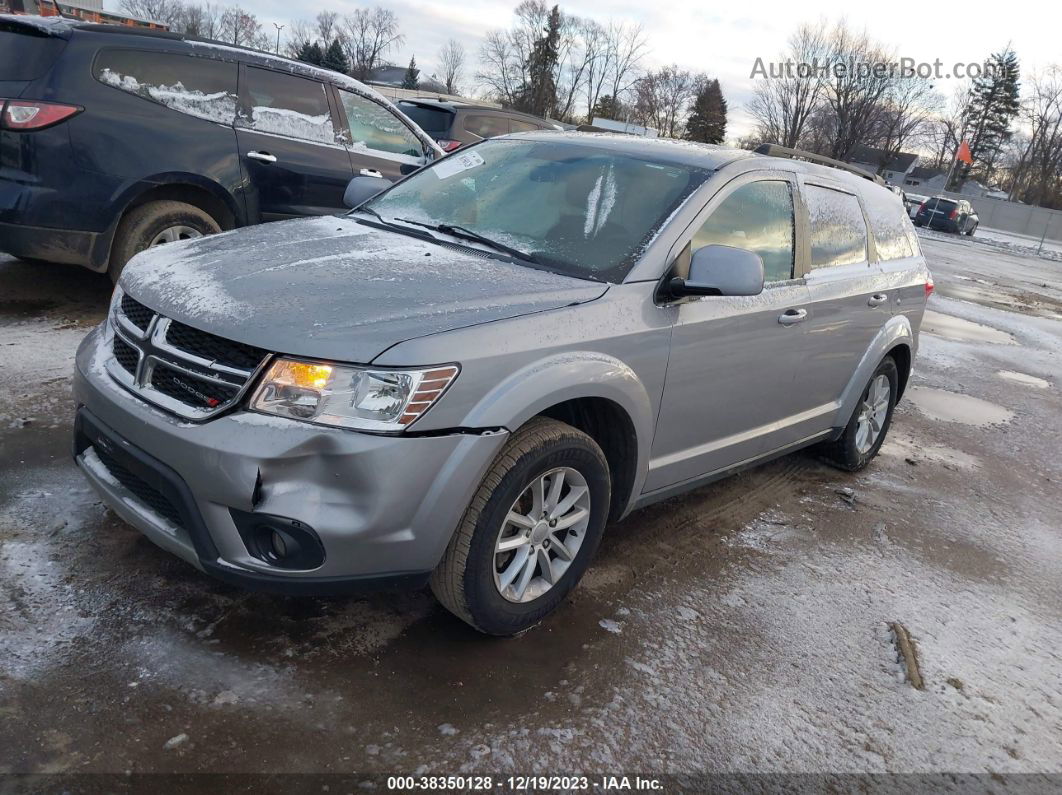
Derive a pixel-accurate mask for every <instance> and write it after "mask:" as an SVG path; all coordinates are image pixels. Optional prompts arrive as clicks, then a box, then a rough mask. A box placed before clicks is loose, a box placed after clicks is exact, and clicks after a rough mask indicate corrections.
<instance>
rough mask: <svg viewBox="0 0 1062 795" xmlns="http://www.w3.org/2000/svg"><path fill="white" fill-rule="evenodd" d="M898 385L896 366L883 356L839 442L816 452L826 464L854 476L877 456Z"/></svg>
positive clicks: (885, 432) (886, 430)
mask: <svg viewBox="0 0 1062 795" xmlns="http://www.w3.org/2000/svg"><path fill="white" fill-rule="evenodd" d="M899 381H900V379H899V372H898V371H897V369H896V362H895V361H894V360H893V358H892V357H891V356H886V357H885V358H884V359H882V360H881V364H879V365H878V368H877V369H876V370H875V371H874V375H872V376H871V377H870V382H869V383H868V384H867V386H866V388H865V389H864V390H863V394H862V395H861V396H860V398H859V401H858V403H856V407H855V411H854V412H852V417H851V419H850V420H849V421H848V425H847V426H846V427H845V429H844V433H842V434H841V438H840V439H838V440H837V441H835V442H828V443H827V444H824V445H822V447H821V448H820V452H821V453H822V457H823V458H824V459H825V460H826V462H827V463H830V464H832V465H833V466H835V467H837V468H839V469H845V470H847V471H849V472H856V471H858V470H860V469H863V468H864V467H865V466H866V465H867V464H869V463H870V459H872V458H873V457H874V456H876V455H877V454H878V450H880V449H881V445H882V444H883V443H884V442H885V435H886V434H887V433H888V432H889V425H890V424H891V423H892V411H893V409H894V408H895V407H896V396H897V394H898V387H899Z"/></svg>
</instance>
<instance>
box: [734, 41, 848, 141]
mask: <svg viewBox="0 0 1062 795" xmlns="http://www.w3.org/2000/svg"><path fill="white" fill-rule="evenodd" d="M827 38H828V36H827V31H826V25H825V22H819V23H818V24H816V25H801V26H800V28H798V29H797V31H796V33H794V34H793V35H792V36H790V38H789V42H788V48H787V49H786V51H785V52H784V53H782V54H781V55H780V56H779V63H782V64H786V63H788V64H791V65H792V69H791V70H788V71H786V72H783V73H781V74H778V75H777V76H767V77H766V79H764V80H762V81H761V82H758V83H757V84H756V86H755V88H754V89H753V98H752V101H751V102H749V104H748V107H747V110H748V111H749V113H750V114H751V115H752V117H753V118H754V119H755V120H756V128H757V129H756V137H758V138H759V139H760V141H761V142H766V143H778V144H781V145H782V146H788V147H791V148H792V147H795V146H797V145H798V143H799V142H800V140H801V137H802V136H803V135H804V130H805V126H806V125H807V123H808V120H809V119H810V118H811V116H812V114H813V113H814V111H815V109H816V108H817V107H818V105H819V103H820V101H821V100H822V94H823V86H824V83H825V75H824V72H823V70H822V69H819V68H818V67H819V66H820V65H824V64H825V57H826V53H827V47H826V43H827Z"/></svg>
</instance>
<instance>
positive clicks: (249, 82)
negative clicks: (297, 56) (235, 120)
mask: <svg viewBox="0 0 1062 795" xmlns="http://www.w3.org/2000/svg"><path fill="white" fill-rule="evenodd" d="M325 91H326V89H325V85H324V83H322V82H320V81H319V80H312V79H310V78H306V77H296V76H295V75H289V74H283V73H282V72H274V71H272V70H269V69H258V68H256V67H253V66H249V67H247V71H246V72H245V76H244V87H243V88H242V90H241V92H242V94H243V96H244V98H245V105H244V110H243V114H244V115H243V117H241V118H240V119H239V124H240V126H241V127H247V128H249V129H251V130H253V131H254V132H264V133H273V134H274V135H283V136H285V137H287V138H300V139H302V140H304V141H313V142H315V143H322V144H334V143H336V131H335V127H334V126H333V124H332V111H331V110H330V109H329V106H328V95H327V94H326V93H325Z"/></svg>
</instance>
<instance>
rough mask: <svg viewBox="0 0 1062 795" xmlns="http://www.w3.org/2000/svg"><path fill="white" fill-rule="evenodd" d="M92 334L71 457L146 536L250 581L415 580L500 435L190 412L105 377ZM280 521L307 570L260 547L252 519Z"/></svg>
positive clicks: (82, 357)
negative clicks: (198, 418) (300, 542)
mask: <svg viewBox="0 0 1062 795" xmlns="http://www.w3.org/2000/svg"><path fill="white" fill-rule="evenodd" d="M101 337H102V334H101V331H100V330H99V329H97V330H96V331H93V332H92V333H91V334H90V335H89V336H88V337H87V338H86V339H85V341H84V342H83V343H82V345H81V347H80V348H79V350H78V355H77V368H76V373H75V379H74V395H75V399H76V400H77V404H78V417H77V421H76V429H75V440H74V455H75V460H76V462H77V465H78V466H79V468H80V469H81V470H82V472H83V473H84V474H85V476H86V477H87V478H88V480H89V481H90V482H91V483H92V484H93V486H94V487H95V488H96V490H97V491H98V492H99V494H100V496H101V497H102V498H103V500H104V501H105V502H106V504H107V505H108V506H110V507H111V508H112V509H113V510H114V511H115V512H116V513H117V514H118V515H119V516H121V517H122V518H123V519H124V520H125V521H127V522H129V523H130V524H132V525H133V526H135V527H137V528H138V529H139V530H140V531H141V532H143V533H144V534H145V535H146V536H147V537H148V538H150V539H151V540H152V541H154V542H155V543H156V544H158V545H159V546H161V547H162V548H164V549H166V550H168V551H170V552H172V553H174V554H176V555H178V556H180V557H182V558H184V559H185V560H187V561H189V562H190V563H192V564H193V565H195V566H197V567H198V568H200V569H201V570H203V571H206V572H208V573H210V574H213V575H215V576H217V577H219V578H221V579H224V580H227V581H229V582H234V583H238V584H241V585H245V586H249V587H256V588H264V589H268V590H277V591H283V592H305V593H325V592H338V591H350V590H360V589H364V588H374V587H381V586H405V587H417V586H418V585H421V584H423V583H424V582H425V581H426V580H427V577H428V575H429V574H430V572H431V570H432V569H434V568H435V566H436V565H437V564H438V562H439V560H440V559H441V558H442V555H443V552H444V551H445V549H446V545H447V544H448V543H449V541H450V537H451V535H452V533H453V531H454V529H455V528H456V527H457V524H458V523H459V522H460V519H461V516H462V515H463V514H464V511H465V509H466V508H467V506H468V504H469V502H470V501H471V499H472V495H473V494H474V492H475V490H476V488H477V487H478V486H479V483H480V481H481V480H482V478H483V476H484V474H485V473H486V470H487V468H488V467H489V466H490V463H491V462H492V461H493V459H494V457H495V456H496V455H497V453H498V451H499V450H500V449H501V446H502V445H503V444H504V442H505V439H506V436H507V434H506V432H505V431H484V432H482V433H468V432H462V433H457V432H455V433H452V434H446V433H443V434H435V433H433V434H431V435H426V436H411V435H405V436H377V435H370V434H365V433H359V432H354V431H349V430H343V429H331V428H323V427H321V426H316V425H310V424H307V423H302V422H298V421H295V420H286V419H283V418H278V417H267V416H265V415H260V414H256V413H252V412H245V411H240V410H237V411H234V412H232V413H228V414H226V415H224V416H221V417H217V418H215V419H212V420H209V421H207V422H200V423H193V422H188V421H186V420H181V419H180V418H178V417H175V416H173V415H170V414H168V413H165V412H163V411H161V410H159V409H157V408H154V407H152V406H149V405H148V404H146V403H144V402H143V401H141V400H140V399H138V398H137V397H135V396H134V395H132V394H131V393H129V392H128V391H126V390H125V389H124V388H122V387H121V386H119V385H118V384H117V383H115V381H114V380H113V379H112V378H111V377H110V376H109V375H108V373H107V372H106V369H105V366H104V365H105V361H106V359H107V358H108V356H109V355H110V353H109V351H108V350H106V348H105V346H101V344H100V342H101ZM277 523H280V525H279V526H280V527H281V529H282V530H283V529H284V528H287V530H290V532H291V533H292V534H293V537H295V538H298V539H307V538H309V539H311V542H310V544H309V545H310V546H313V544H314V543H318V542H319V545H320V550H319V553H320V554H319V555H318V556H317V557H313V556H311V558H312V567H309V568H299V567H298V566H297V564H298V560H296V567H294V568H293V567H292V565H291V562H290V561H289V562H285V561H282V560H272V559H270V555H269V554H263V549H262V547H261V545H260V544H258V542H257V541H256V537H255V532H256V529H255V528H256V526H257V525H261V526H262V527H266V526H269V527H272V526H278V525H277ZM313 539H316V542H315V541H313Z"/></svg>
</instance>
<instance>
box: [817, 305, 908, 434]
mask: <svg viewBox="0 0 1062 795" xmlns="http://www.w3.org/2000/svg"><path fill="white" fill-rule="evenodd" d="M897 345H906V346H907V347H908V348H910V349H911V356H912V357H913V356H914V353H915V335H914V331H913V330H912V329H911V321H910V320H908V319H907V316H906V315H893V316H892V317H890V318H889V319H888V321H886V323H885V325H884V326H882V327H881V329H880V330H879V331H878V333H877V334H876V335H875V337H874V339H873V340H871V342H870V345H869V346H868V347H867V350H866V353H864V354H863V358H862V359H860V360H859V366H858V367H856V369H855V372H854V373H853V374H852V377H851V379H849V381H848V385H847V386H846V387H845V388H844V392H842V393H841V404H840V408H839V409H838V411H837V414H836V415H835V416H834V419H833V423H832V427H833V428H835V429H837V428H844V427H845V426H846V425H847V424H848V420H850V419H851V417H852V412H854V411H855V408H856V403H857V402H858V401H859V398H860V396H861V395H862V394H863V390H864V389H866V386H867V383H868V382H869V381H870V376H871V375H873V374H874V371H875V370H876V369H877V368H878V365H879V364H880V363H881V360H882V359H884V358H885V355H886V354H887V353H888V352H889V351H891V350H892V349H893V348H895V347H896V346H897Z"/></svg>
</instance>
